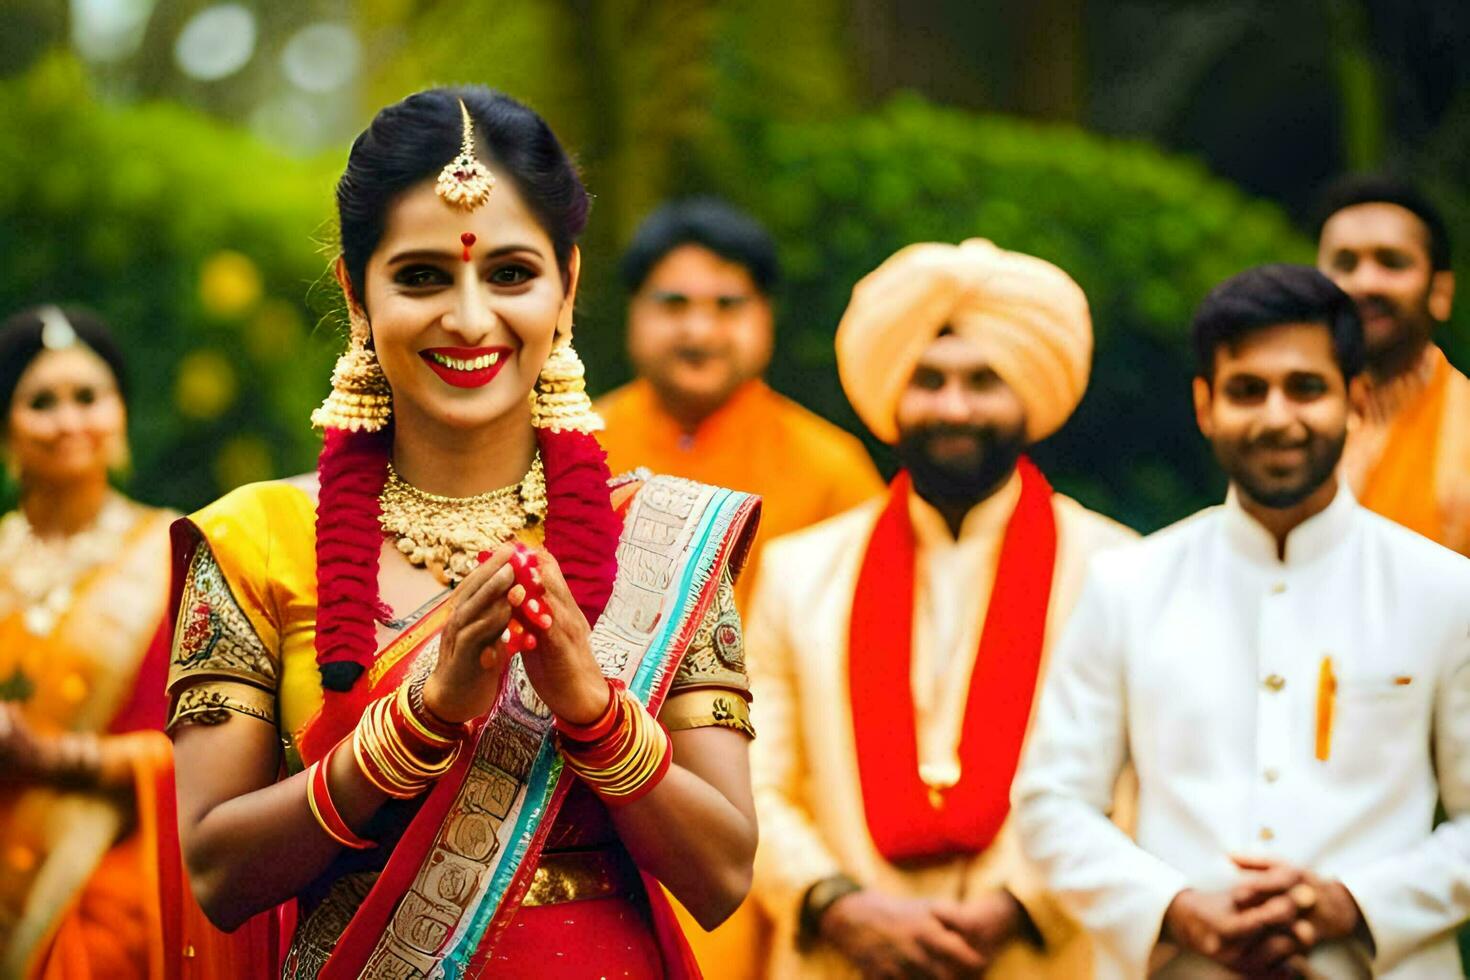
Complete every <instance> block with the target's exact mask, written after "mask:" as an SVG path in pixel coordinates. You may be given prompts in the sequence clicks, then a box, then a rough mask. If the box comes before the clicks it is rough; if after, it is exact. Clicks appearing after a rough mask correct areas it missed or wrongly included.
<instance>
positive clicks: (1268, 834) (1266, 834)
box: [1256, 827, 1276, 841]
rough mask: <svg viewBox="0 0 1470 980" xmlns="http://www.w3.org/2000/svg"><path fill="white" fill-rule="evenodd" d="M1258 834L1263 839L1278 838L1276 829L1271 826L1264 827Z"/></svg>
mask: <svg viewBox="0 0 1470 980" xmlns="http://www.w3.org/2000/svg"><path fill="white" fill-rule="evenodd" d="M1256 836H1258V837H1260V838H1261V840H1263V841H1273V840H1275V839H1276V831H1274V830H1272V829H1271V828H1270V827H1262V828H1261V832H1260V833H1259V834H1257V835H1256Z"/></svg>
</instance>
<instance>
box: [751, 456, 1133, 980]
mask: <svg viewBox="0 0 1470 980" xmlns="http://www.w3.org/2000/svg"><path fill="white" fill-rule="evenodd" d="M1019 497H1020V479H1019V477H1017V478H1013V479H1012V480H1011V481H1010V482H1009V483H1008V484H1007V485H1006V486H1005V487H1003V488H1002V489H1001V490H1000V491H999V492H997V493H996V494H994V495H992V496H991V497H990V498H989V499H987V500H986V501H984V502H982V503H981V504H979V505H977V506H976V507H975V508H974V509H973V510H972V511H971V512H970V513H969V514H968V515H967V516H966V518H965V521H964V524H963V527H962V528H961V533H960V536H959V539H958V540H956V539H955V538H954V537H953V536H952V535H951V534H950V532H949V529H948V527H947V526H946V525H945V523H944V520H943V518H941V517H940V515H939V514H938V513H937V512H936V511H935V510H934V509H933V508H932V507H930V506H929V505H928V504H926V503H925V502H923V501H922V500H921V499H919V498H918V497H917V496H913V495H911V497H910V506H909V510H910V516H911V518H912V520H913V526H914V531H915V538H916V543H917V547H918V553H917V567H916V569H915V572H916V574H915V595H916V603H917V605H916V608H915V610H914V644H913V665H912V677H911V680H912V686H913V695H914V705H915V714H916V717H917V720H918V732H917V736H918V747H919V754H920V764H921V768H922V767H925V766H939V767H944V766H949V767H953V766H956V765H958V747H959V740H960V731H961V726H962V723H963V720H964V711H965V700H966V697H967V695H968V693H969V686H970V671H971V668H972V667H973V665H974V661H975V653H976V651H977V649H978V647H979V642H980V632H981V628H982V626H983V623H984V618H985V612H986V607H987V603H988V597H989V595H990V591H991V585H992V580H993V578H994V575H995V566H996V563H997V560H998V558H999V553H1000V545H1001V541H1002V538H1003V535H1004V531H1005V527H1006V522H1007V521H1008V520H1009V518H1010V515H1011V512H1012V511H1013V510H1014V508H1015V505H1016V502H1017V500H1018V499H1019ZM1053 500H1054V502H1053V508H1054V512H1055V514H1056V522H1057V565H1056V570H1055V574H1054V577H1053V584H1052V593H1051V603H1050V607H1049V609H1048V616H1047V626H1046V636H1047V642H1050V638H1051V637H1052V636H1054V635H1055V634H1056V633H1057V631H1058V630H1059V629H1060V627H1061V625H1062V622H1063V620H1064V619H1065V617H1066V614H1067V611H1068V610H1069V609H1070V608H1071V607H1072V603H1073V601H1074V599H1075V597H1076V595H1077V592H1078V590H1079V587H1080V585H1081V581H1082V575H1083V571H1084V569H1085V565H1086V560H1087V558H1088V557H1089V556H1090V555H1092V554H1094V553H1096V552H1097V551H1099V550H1101V549H1103V548H1105V547H1109V546H1113V545H1117V544H1120V543H1122V542H1125V541H1128V540H1130V539H1131V538H1133V537H1135V535H1134V534H1133V532H1131V531H1129V530H1128V529H1126V528H1124V527H1122V526H1121V525H1118V524H1115V523H1114V522H1112V521H1110V520H1108V519H1107V518H1105V517H1102V516H1100V515H1098V514H1094V513H1092V512H1091V511H1088V510H1085V509H1084V508H1082V507H1081V506H1080V505H1079V504H1077V503H1076V502H1074V501H1072V500H1070V499H1068V498H1066V497H1063V496H1060V495H1057V496H1055V497H1054V498H1053ZM885 504H886V498H881V499H878V500H874V501H871V502H869V503H867V504H864V505H862V506H860V507H857V508H856V509H854V510H851V511H848V512H846V513H844V514H840V515H838V516H837V517H834V518H831V519H830V520H827V521H825V522H823V523H821V524H817V525H815V526H813V527H811V528H808V529H806V530H803V531H800V532H797V533H795V534H791V535H788V536H786V537H783V538H778V539H776V540H774V541H772V542H771V543H770V544H769V545H768V546H767V549H766V552H765V554H764V556H763V557H762V561H761V571H760V574H759V576H758V583H757V588H756V594H755V597H754V600H753V603H752V606H751V611H750V615H749V617H748V623H747V627H746V651H747V663H748V667H749V670H750V679H751V689H752V692H753V693H754V701H753V703H752V712H753V721H754V724H755V726H756V730H757V731H758V732H759V733H760V736H759V737H758V738H757V739H756V740H755V742H754V743H752V761H751V765H752V778H753V782H754V784H755V794H756V810H757V813H758V815H759V818H760V828H761V842H760V848H759V850H758V852H757V856H756V869H755V892H754V893H755V895H756V896H757V898H758V899H759V900H760V901H761V902H762V903H763V904H764V905H765V907H766V909H767V911H768V912H769V913H770V914H771V916H772V918H773V919H774V920H775V922H776V923H777V934H776V942H775V949H774V951H773V959H772V966H771V972H770V975H771V976H772V977H780V978H782V980H787V978H798V977H846V976H855V975H856V971H855V970H854V969H853V968H852V967H851V966H850V965H848V964H847V963H846V961H845V960H842V959H841V958H840V957H839V956H838V955H837V954H836V953H835V952H833V951H832V950H830V949H829V948H826V947H825V946H822V945H820V944H819V945H817V946H816V947H815V948H813V949H811V950H809V951H805V952H803V951H800V950H798V949H797V946H796V942H795V932H796V919H797V914H798V912H799V909H800V905H801V901H802V897H803V895H804V894H805V892H806V890H807V888H808V887H810V886H811V885H812V884H814V883H815V882H817V881H819V880H820V879H822V878H826V877H828V876H830V875H834V874H838V873H845V874H848V875H850V876H852V877H853V878H855V879H856V880H857V881H859V882H861V883H863V884H864V885H867V886H870V887H873V888H877V889H881V890H883V891H887V892H890V893H893V894H898V895H909V896H923V897H934V898H938V897H944V898H959V897H962V896H964V895H967V894H973V893H975V892H976V891H978V890H980V889H985V888H996V887H1001V886H1004V887H1007V888H1009V889H1011V890H1012V892H1013V893H1014V894H1016V896H1017V897H1018V898H1019V899H1021V901H1022V902H1023V904H1025V905H1026V906H1027V909H1028V911H1029V912H1030V913H1031V915H1032V917H1033V919H1034V920H1035V921H1036V923H1037V925H1038V927H1039V928H1040V929H1041V930H1042V933H1043V936H1044V937H1046V939H1047V940H1048V951H1047V955H1044V956H1043V955H1040V954H1038V953H1037V952H1035V951H1033V949H1032V948H1031V947H1029V946H1027V945H1026V944H1024V943H1022V942H1016V943H1013V944H1012V946H1011V948H1010V949H1008V950H1007V951H1006V952H1005V953H1004V954H1003V955H1002V957H1001V958H1000V959H999V960H998V962H997V964H996V966H995V967H994V968H993V969H992V971H991V972H990V973H988V974H987V976H988V977H992V978H996V980H1004V978H1006V977H1044V976H1055V977H1058V978H1061V977H1066V978H1069V980H1071V978H1075V977H1077V976H1078V973H1077V965H1078V964H1079V963H1085V961H1086V959H1087V955H1086V951H1085V948H1081V947H1084V946H1085V944H1079V943H1077V942H1075V941H1072V940H1075V939H1077V938H1078V937H1077V934H1076V930H1075V926H1072V925H1071V924H1070V922H1068V921H1067V920H1065V919H1064V918H1063V917H1061V916H1059V915H1058V913H1057V912H1056V910H1055V909H1054V908H1053V907H1051V905H1050V903H1049V902H1048V901H1047V900H1046V899H1045V897H1044V896H1043V895H1042V894H1041V893H1040V891H1039V889H1038V888H1037V887H1036V882H1035V880H1034V878H1033V877H1032V876H1031V875H1030V874H1029V873H1028V871H1027V868H1026V867H1025V865H1024V863H1023V862H1022V860H1021V858H1020V853H1019V848H1018V846H1017V842H1016V839H1015V835H1014V832H1013V830H1011V829H1010V823H1009V822H1008V823H1007V824H1006V825H1005V826H1004V827H1002V829H1001V831H1000V833H999V835H998V836H997V838H996V840H995V842H994V843H993V844H992V845H991V847H990V848H989V849H987V850H986V851H985V852H983V853H980V854H975V855H969V856H965V857H958V858H955V859H953V860H950V861H946V862H942V863H938V864H935V865H932V866H929V867H925V868H923V869H901V868H898V867H895V866H893V865H891V864H889V863H888V862H887V861H885V860H884V859H883V857H882V856H881V855H879V854H878V852H877V850H876V849H875V847H874V845H873V842H872V839H871V838H870V836H869V834H868V827H867V823H866V819H865V816H864V810H863V795H862V788H861V786H860V784H859V779H858V769H857V760H856V757H855V754H854V753H855V750H854V743H853V730H852V714H851V706H850V702H849V697H848V675H847V663H848V656H847V636H848V622H849V618H850V616H851V613H852V598H853V591H854V588H855V586H856V582H857V576H858V571H859V569H860V568H861V565H862V560H863V556H864V552H865V550H866V548H867V544H868V539H869V537H870V536H871V534H872V531H873V526H874V523H875V522H876V521H877V518H878V515H879V513H880V512H881V511H882V508H883V507H884V506H885ZM1043 664H1044V661H1043ZM1043 669H1044V667H1043ZM1083 971H1084V972H1083V974H1082V975H1083V976H1085V975H1086V968H1085V966H1084V967H1083Z"/></svg>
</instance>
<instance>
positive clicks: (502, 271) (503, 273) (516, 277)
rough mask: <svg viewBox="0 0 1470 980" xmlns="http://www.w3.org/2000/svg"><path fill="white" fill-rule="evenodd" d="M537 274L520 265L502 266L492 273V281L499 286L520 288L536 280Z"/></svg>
mask: <svg viewBox="0 0 1470 980" xmlns="http://www.w3.org/2000/svg"><path fill="white" fill-rule="evenodd" d="M535 275H536V273H535V272H534V271H532V270H531V269H529V268H527V267H526V266H524V265H521V264H519V263H512V264H511V265H502V266H500V267H499V268H498V269H496V270H495V271H494V272H492V273H490V281H491V282H492V283H494V284H495V285H497V286H519V285H520V284H521V283H523V282H526V281H528V280H530V279H532V278H534V277H535Z"/></svg>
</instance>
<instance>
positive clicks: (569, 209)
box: [337, 85, 589, 302]
mask: <svg viewBox="0 0 1470 980" xmlns="http://www.w3.org/2000/svg"><path fill="white" fill-rule="evenodd" d="M460 101H463V102H464V104H465V107H466V108H468V109H469V112H470V117H471V119H473V120H474V126H475V137H476V140H477V141H478V151H479V152H480V153H481V154H482V155H484V156H485V157H487V159H486V163H487V164H488V165H489V167H490V169H491V170H492V171H493V172H494V173H495V175H496V176H497V177H498V178H500V179H502V180H503V179H509V180H512V181H514V182H515V186H516V189H517V190H518V191H519V192H520V195H521V197H522V198H523V199H524V200H525V202H526V206H527V207H529V208H530V209H531V213H532V214H534V215H535V216H536V220H537V222H539V223H540V225H541V227H542V228H543V229H544V230H545V231H546V235H547V237H548V238H550V239H551V244H552V248H553V249H554V250H555V252H556V259H557V263H558V264H559V265H560V266H561V269H562V271H563V273H565V272H566V269H567V263H568V261H569V257H570V256H571V252H572V246H573V245H575V244H576V241H577V237H578V236H579V235H581V233H582V229H583V228H584V227H586V225H587V210H588V207H589V202H588V198H587V189H586V188H585V187H583V186H582V179H581V178H580V177H579V176H577V168H576V166H575V165H574V164H573V163H572V160H571V158H570V157H568V156H567V153H566V151H565V150H564V149H562V145H561V143H559V142H558V141H557V138H556V134H555V133H553V132H552V131H551V127H549V126H547V125H546V121H545V120H544V119H542V118H541V117H540V116H539V115H537V114H536V113H535V112H534V111H532V110H531V109H528V108H527V107H526V106H524V105H522V104H521V103H519V102H517V101H516V100H515V99H512V98H511V97H510V96H508V95H504V94H502V93H500V92H496V91H493V90H491V89H489V88H486V87H485V86H483V85H466V86H462V87H458V88H434V89H428V90H426V91H423V92H417V93H415V94H413V95H410V96H409V97H408V98H406V99H404V100H402V101H401V102H395V103H394V104H393V105H390V106H388V107H386V108H384V109H383V110H382V111H380V112H379V113H378V114H377V115H376V116H374V117H373V121H372V123H370V124H369V125H368V128H367V129H365V130H363V132H362V133H361V135H359V136H358V137H357V139H356V140H354V141H353V143H352V152H351V153H350V154H349V155H348V157H347V169H346V170H344V171H343V172H342V179H341V180H339V181H338V182H337V221H338V225H339V227H340V230H341V236H342V258H343V261H344V263H345V264H346V266H347V277H348V279H349V280H351V282H352V289H353V292H355V293H356V298H357V300H358V301H359V302H361V301H362V298H363V276H364V274H365V271H366V269H367V261H368V256H370V255H372V253H373V249H375V248H377V247H378V241H379V240H380V239H381V238H382V237H383V225H384V222H385V220H386V215H387V211H388V207H389V205H391V204H392V203H393V199H394V198H395V197H397V196H398V195H399V194H401V193H402V192H403V191H405V190H407V189H408V188H410V187H412V186H413V185H414V184H417V183H418V182H419V181H421V180H424V179H426V178H429V177H433V176H435V175H436V174H438V173H439V171H440V170H441V169H443V167H444V165H445V164H446V163H448V162H449V161H450V160H452V159H454V157H455V156H456V155H457V154H458V153H459V148H460V141H461V139H462V137H463V132H464V124H463V121H462V118H461V115H460V111H459V103H460Z"/></svg>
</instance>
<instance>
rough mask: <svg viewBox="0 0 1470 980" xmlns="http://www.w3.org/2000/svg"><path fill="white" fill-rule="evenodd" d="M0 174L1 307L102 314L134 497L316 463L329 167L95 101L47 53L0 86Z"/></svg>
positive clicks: (213, 486) (170, 497) (181, 500)
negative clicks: (118, 354) (126, 392)
mask: <svg viewBox="0 0 1470 980" xmlns="http://www.w3.org/2000/svg"><path fill="white" fill-rule="evenodd" d="M0 172H3V173H4V174H5V179H4V180H3V181H0V266H3V268H4V269H5V270H6V274H5V275H4V276H3V277H0V313H3V315H8V314H9V313H10V312H12V311H14V310H16V309H19V308H21V307H26V306H31V305H34V304H37V303H42V302H62V303H80V304H83V305H86V306H89V307H91V308H93V309H95V310H97V311H98V312H99V313H101V314H102V315H103V316H104V317H106V318H107V319H108V320H109V321H110V322H111V323H112V324H113V326H114V327H115V329H116V331H117V333H118V334H119V337H120V339H121V341H122V342H123V344H124V346H125V349H126V352H127V354H128V358H129V361H130V374H131V375H132V378H131V380H132V382H133V388H134V394H133V398H132V405H131V412H132V418H131V434H132V441H133V456H134V468H135V472H134V475H133V477H132V479H131V480H130V481H128V489H129V491H130V492H133V493H135V494H136V495H137V496H138V497H139V498H141V499H143V500H147V501H150V502H153V503H167V504H171V505H174V506H177V507H184V508H191V507H196V506H198V505H199V504H201V503H204V502H205V501H208V500H209V499H211V498H213V497H214V496H217V495H218V494H219V493H220V492H221V491H223V490H225V489H228V488H230V487H232V486H234V485H236V484H238V483H241V482H244V481H247V480H254V479H260V478H262V477H268V476H272V475H278V474H281V473H286V472H290V471H293V470H301V469H305V468H307V467H309V466H310V465H311V464H312V462H313V460H314V459H315V454H316V450H317V446H318V441H317V440H316V438H315V436H314V435H313V433H312V432H311V429H310V426H309V423H308V416H309V415H310V412H311V408H312V407H313V405H314V404H315V402H316V401H317V400H319V399H320V398H321V397H322V395H323V394H324V392H325V390H326V386H327V378H328V375H329V372H330V369H331V362H332V356H333V352H334V351H335V350H336V348H337V346H338V335H337V333H336V331H335V329H328V328H324V329H317V327H318V323H319V318H318V315H317V314H315V313H313V312H312V311H311V310H309V309H308V306H307V298H308V293H309V288H310V287H311V286H312V284H313V283H314V282H316V281H318V280H319V279H320V278H321V276H322V275H323V273H324V271H325V270H326V268H327V259H326V254H325V252H324V251H323V250H322V248H321V247H320V245H319V244H318V242H317V241H315V239H316V238H317V237H318V236H320V235H321V234H323V232H324V230H325V229H326V228H327V227H328V226H327V225H325V224H324V221H325V219H327V218H328V217H329V216H330V207H331V189H332V180H333V177H334V173H333V168H331V167H327V166H316V165H309V164H303V163H301V162H299V161H294V160H291V159H288V158H285V157H282V156H280V155H278V154H276V153H274V152H272V151H270V150H268V149H267V148H265V147H264V146H262V145H260V144H259V143H257V142H255V141H254V140H253V139H251V138H250V137H248V136H246V135H244V134H243V133H240V132H238V131H236V130H234V129H231V128H230V127H227V126H224V125H221V124H218V123H216V122H213V121H211V120H209V119H207V118H206V117H203V116H201V115H200V114H198V113H195V112H192V111H190V110H187V109H184V108H182V107H178V106H171V105H144V106H139V107H130V108H118V107H112V106H107V105H103V104H100V103H99V102H97V101H95V100H94V99H93V98H92V97H91V95H90V94H89V92H88V90H87V87H86V85H85V82H84V80H83V77H82V73H81V71H80V70H79V69H78V68H77V66H76V65H75V63H74V62H72V61H70V60H69V59H65V58H56V59H54V60H51V61H49V62H46V63H44V64H43V65H41V66H40V67H39V68H38V69H37V70H35V71H33V72H32V73H31V74H29V75H28V76H25V77H23V78H21V79H18V80H14V81H11V82H7V83H5V84H4V85H0ZM13 490H14V488H9V493H10V494H11V495H13Z"/></svg>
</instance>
